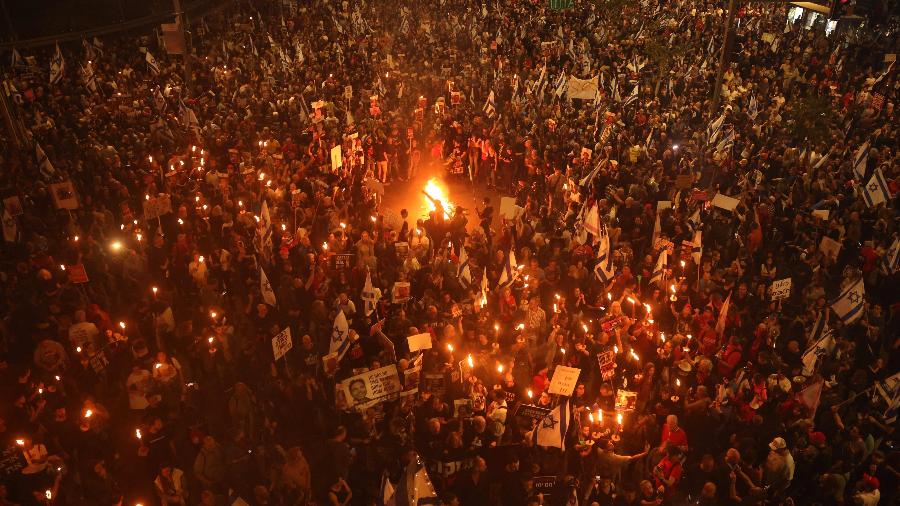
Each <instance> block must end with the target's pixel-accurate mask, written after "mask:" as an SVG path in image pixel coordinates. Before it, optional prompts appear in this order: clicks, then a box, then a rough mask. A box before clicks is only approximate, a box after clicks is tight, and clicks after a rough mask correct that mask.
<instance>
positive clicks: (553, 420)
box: [532, 397, 572, 451]
mask: <svg viewBox="0 0 900 506" xmlns="http://www.w3.org/2000/svg"><path fill="white" fill-rule="evenodd" d="M571 422H572V413H570V412H569V398H568V397H560V401H559V404H558V405H557V406H556V407H555V408H553V410H552V411H550V412H549V413H547V416H545V417H544V418H543V419H541V421H539V422H538V425H537V427H535V429H534V432H533V433H532V437H533V441H534V443H535V444H536V445H538V446H552V447H555V448H559V449H561V450H563V451H565V450H566V433H567V432H569V426H570V425H571Z"/></svg>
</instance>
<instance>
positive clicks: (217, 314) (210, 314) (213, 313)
mask: <svg viewBox="0 0 900 506" xmlns="http://www.w3.org/2000/svg"><path fill="white" fill-rule="evenodd" d="M217 316H219V313H216V312H215V311H210V312H209V317H210V318H213V319H215V318H216V317H217Z"/></svg>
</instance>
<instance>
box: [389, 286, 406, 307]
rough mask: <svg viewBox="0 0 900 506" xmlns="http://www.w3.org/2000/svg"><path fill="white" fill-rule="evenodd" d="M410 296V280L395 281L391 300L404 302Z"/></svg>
mask: <svg viewBox="0 0 900 506" xmlns="http://www.w3.org/2000/svg"><path fill="white" fill-rule="evenodd" d="M409 298H410V288H409V282H408V281H397V282H396V283H394V289H393V290H391V301H392V302H393V303H394V304H402V303H404V302H406V301H408V300H409Z"/></svg>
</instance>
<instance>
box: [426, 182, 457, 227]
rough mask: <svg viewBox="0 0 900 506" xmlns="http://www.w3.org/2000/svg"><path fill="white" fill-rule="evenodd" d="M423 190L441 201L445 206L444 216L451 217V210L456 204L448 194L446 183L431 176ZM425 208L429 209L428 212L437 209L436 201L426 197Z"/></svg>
mask: <svg viewBox="0 0 900 506" xmlns="http://www.w3.org/2000/svg"><path fill="white" fill-rule="evenodd" d="M423 191H424V192H425V193H426V194H427V195H428V196H429V197H431V198H432V199H434V200H437V201H439V202H440V203H441V205H443V206H444V218H446V219H449V218H450V211H452V210H453V209H455V208H456V205H454V204H453V202H451V201H450V197H449V196H448V192H447V187H446V185H444V183H442V182H440V181H438V179H437V178H431V179H429V180H428V182H427V183H425V188H424V189H423ZM425 209H426V210H428V212H431V211H434V210H436V209H437V208H436V207H435V205H434V203H433V202H432V201H431V200H430V199H428V198H427V197H426V198H425Z"/></svg>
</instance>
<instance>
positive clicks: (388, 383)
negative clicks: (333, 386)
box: [341, 364, 402, 410]
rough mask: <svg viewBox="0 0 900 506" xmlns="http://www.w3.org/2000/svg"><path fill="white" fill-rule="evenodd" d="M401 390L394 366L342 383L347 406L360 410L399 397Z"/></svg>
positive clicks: (352, 377) (351, 378)
mask: <svg viewBox="0 0 900 506" xmlns="http://www.w3.org/2000/svg"><path fill="white" fill-rule="evenodd" d="M401 388H402V387H401V386H400V377H399V376H398V375H397V366H396V365H394V364H391V365H388V366H385V367H381V368H379V369H375V370H374V371H367V372H364V373H362V374H357V375H356V376H351V377H349V378H347V379H345V380H344V381H342V382H341V390H342V391H343V392H344V399H345V401H346V403H347V406H349V407H352V408H355V409H358V410H364V409H366V408H369V407H371V406H374V405H376V404H378V403H381V402H384V401H387V400H391V398H392V397H393V398H397V397H399V394H400V390H401Z"/></svg>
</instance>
